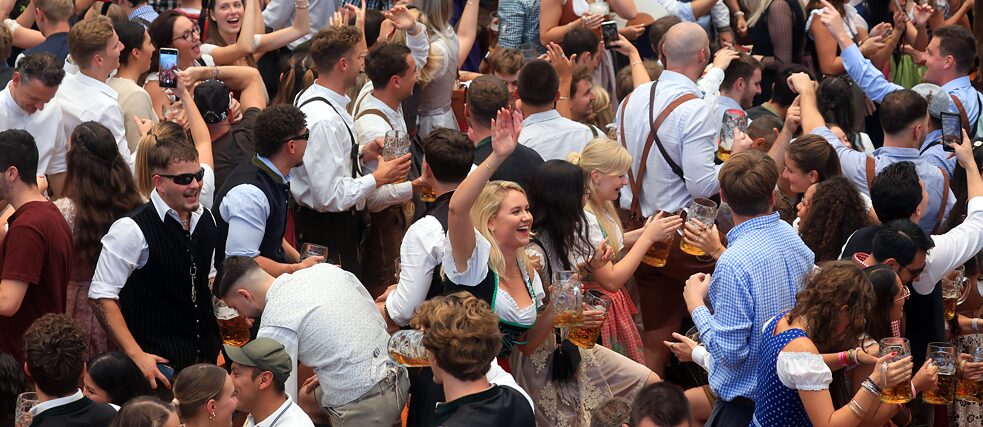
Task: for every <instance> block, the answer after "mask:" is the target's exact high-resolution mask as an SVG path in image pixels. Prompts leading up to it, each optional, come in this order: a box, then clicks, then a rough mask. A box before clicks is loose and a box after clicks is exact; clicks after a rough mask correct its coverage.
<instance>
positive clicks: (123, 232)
mask: <svg viewBox="0 0 983 427" xmlns="http://www.w3.org/2000/svg"><path fill="white" fill-rule="evenodd" d="M149 254H150V247H149V246H148V245H147V239H146V238H145V237H144V236H143V232H142V231H140V227H139V226H138V225H137V223H136V222H135V221H133V219H131V218H128V217H127V218H120V219H118V220H117V221H116V222H114V223H113V225H112V226H110V227H109V232H108V233H106V235H105V236H104V237H103V238H102V252H100V253H99V260H98V261H97V262H96V271H95V274H94V275H93V276H92V285H91V286H90V287H89V299H101V298H108V299H119V292H120V290H122V289H123V285H125V284H126V280H127V279H129V277H130V274H131V273H133V271H134V270H136V269H138V268H140V267H143V266H144V265H146V264H147V258H149Z"/></svg>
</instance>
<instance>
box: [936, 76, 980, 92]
mask: <svg viewBox="0 0 983 427" xmlns="http://www.w3.org/2000/svg"><path fill="white" fill-rule="evenodd" d="M971 86H973V84H972V83H971V82H970V80H969V76H962V77H958V78H955V79H952V80H949V83H946V84H944V85H942V90H944V91H946V92H952V91H954V90H957V89H962V88H965V87H971Z"/></svg>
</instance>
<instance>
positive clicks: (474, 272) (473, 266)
mask: <svg viewBox="0 0 983 427" xmlns="http://www.w3.org/2000/svg"><path fill="white" fill-rule="evenodd" d="M490 254H491V243H488V240H486V239H485V236H482V235H481V233H479V232H478V230H474V250H473V251H471V257H470V258H468V265H467V268H466V269H465V270H464V271H457V264H456V263H454V251H453V249H452V248H451V239H450V236H448V237H446V238H444V257H443V261H442V264H443V265H442V266H443V268H444V274H446V275H447V278H448V279H449V280H450V281H451V282H454V283H455V284H458V285H461V286H477V285H478V284H479V283H481V281H482V280H485V276H487V275H488V257H489V255H490Z"/></svg>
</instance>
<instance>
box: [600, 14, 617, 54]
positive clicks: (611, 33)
mask: <svg viewBox="0 0 983 427" xmlns="http://www.w3.org/2000/svg"><path fill="white" fill-rule="evenodd" d="M601 37H603V38H604V47H606V48H608V49H611V48H613V47H614V46H612V45H611V44H612V43H614V42H616V41H618V23H617V22H614V21H606V22H603V23H601Z"/></svg>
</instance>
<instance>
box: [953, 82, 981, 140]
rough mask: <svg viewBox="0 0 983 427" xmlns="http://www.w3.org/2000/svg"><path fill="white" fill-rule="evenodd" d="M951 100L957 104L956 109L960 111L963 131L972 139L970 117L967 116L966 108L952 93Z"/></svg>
mask: <svg viewBox="0 0 983 427" xmlns="http://www.w3.org/2000/svg"><path fill="white" fill-rule="evenodd" d="M949 98H952V103H953V104H956V109H957V110H959V118H961V119H962V120H963V130H965V131H966V135H969V136H970V138H972V137H973V134H972V133H970V131H969V116H967V115H966V107H964V106H963V103H962V101H960V100H959V98H958V97H957V96H955V95H953V94H951V93H950V94H949ZM974 130H975V129H974Z"/></svg>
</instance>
